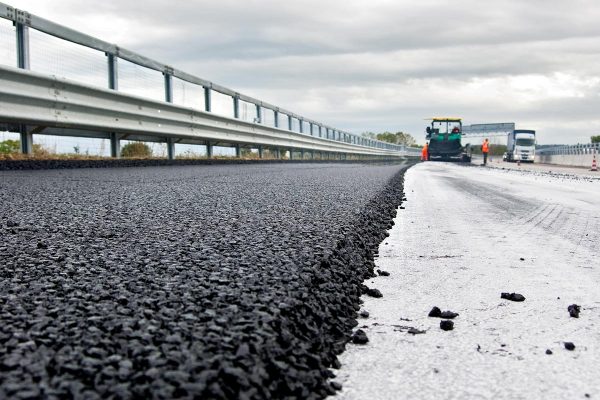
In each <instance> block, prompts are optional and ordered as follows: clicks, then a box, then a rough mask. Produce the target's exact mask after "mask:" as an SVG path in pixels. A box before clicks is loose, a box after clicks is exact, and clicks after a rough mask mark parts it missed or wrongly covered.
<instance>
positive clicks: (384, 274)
mask: <svg viewBox="0 0 600 400" xmlns="http://www.w3.org/2000/svg"><path fill="white" fill-rule="evenodd" d="M377 274H378V275H379V276H390V273H389V272H387V271H382V270H380V269H378V270H377Z"/></svg>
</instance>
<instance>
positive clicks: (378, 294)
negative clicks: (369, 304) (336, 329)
mask: <svg viewBox="0 0 600 400" xmlns="http://www.w3.org/2000/svg"><path fill="white" fill-rule="evenodd" d="M366 294H367V296H371V297H375V298H380V297H383V294H382V293H381V292H380V291H379V289H372V288H369V289H368V290H367V293H366Z"/></svg>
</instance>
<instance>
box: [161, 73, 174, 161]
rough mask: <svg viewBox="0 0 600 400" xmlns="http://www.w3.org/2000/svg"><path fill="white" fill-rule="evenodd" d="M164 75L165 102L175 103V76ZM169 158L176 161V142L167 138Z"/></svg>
mask: <svg viewBox="0 0 600 400" xmlns="http://www.w3.org/2000/svg"><path fill="white" fill-rule="evenodd" d="M163 75H164V77H165V101H166V102H167V103H173V75H171V74H169V73H168V72H164V73H163ZM167 158H168V159H169V160H173V159H175V142H174V141H173V138H167Z"/></svg>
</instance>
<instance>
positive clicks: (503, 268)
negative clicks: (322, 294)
mask: <svg viewBox="0 0 600 400" xmlns="http://www.w3.org/2000/svg"><path fill="white" fill-rule="evenodd" d="M405 191H406V198H407V200H406V203H405V204H404V205H403V209H402V210H400V212H399V213H398V215H397V217H396V219H395V225H394V227H393V228H392V229H391V231H390V236H389V237H388V238H387V239H386V240H385V241H384V242H383V243H381V245H380V251H379V258H378V259H376V265H377V267H378V268H380V269H382V270H386V271H388V272H390V274H391V275H390V276H388V277H380V278H377V279H374V280H372V281H370V282H368V283H367V284H368V285H369V286H371V287H373V288H377V289H379V290H380V291H381V292H382V294H383V297H382V298H380V299H373V298H370V297H366V296H365V297H364V308H365V310H366V311H368V312H369V313H370V316H369V318H366V319H361V320H360V321H359V322H360V324H359V325H360V326H359V327H361V328H362V330H363V331H365V332H366V334H367V337H368V338H369V343H367V344H366V345H354V346H350V347H349V348H348V350H347V351H346V352H345V353H343V354H342V355H341V356H340V361H341V363H342V368H341V369H340V370H339V371H336V372H337V373H338V378H337V380H338V382H340V383H342V384H343V389H342V391H341V392H339V394H338V395H337V396H336V397H339V398H341V399H344V400H358V399H367V398H370V399H384V400H386V399H390V400H392V399H393V400H397V399H586V398H598V397H600V368H598V366H599V365H600V333H599V332H600V330H599V328H600V290H599V285H600V260H599V258H598V257H599V253H598V251H599V250H600V180H598V179H597V178H590V177H589V176H582V175H579V174H568V173H566V172H561V173H560V174H557V173H556V172H555V171H546V172H544V171H540V170H535V171H531V170H516V169H511V170H508V169H505V170H502V169H499V168H489V167H488V168H483V167H474V166H470V167H467V166H460V165H456V164H448V163H433V162H431V163H422V164H419V165H417V166H415V167H413V168H411V169H410V170H408V172H407V173H406V176H405ZM502 292H508V293H512V292H516V293H519V294H522V295H523V296H524V297H525V301H523V302H513V301H509V300H505V299H502V298H501V293H502ZM573 304H577V305H578V306H580V310H581V312H580V314H579V317H578V318H575V317H572V316H570V313H569V311H568V308H569V306H570V305H573ZM434 306H437V307H439V308H440V309H441V310H442V311H445V310H450V311H453V312H456V313H458V314H459V316H458V317H456V318H454V319H453V322H454V330H452V331H443V330H441V329H440V321H441V320H440V318H432V317H428V314H429V312H430V310H431V309H432V308H433V307H434ZM568 343H573V344H574V349H573V348H572V347H571V346H570V345H568Z"/></svg>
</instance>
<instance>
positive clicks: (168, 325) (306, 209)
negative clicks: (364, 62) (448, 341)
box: [0, 163, 404, 399]
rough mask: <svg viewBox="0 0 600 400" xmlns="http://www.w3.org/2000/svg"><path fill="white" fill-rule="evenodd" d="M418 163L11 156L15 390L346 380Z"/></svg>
mask: <svg viewBox="0 0 600 400" xmlns="http://www.w3.org/2000/svg"><path fill="white" fill-rule="evenodd" d="M403 171H404V167H403V166H400V165H398V164H384V163H377V164H373V165H370V164H265V165H244V166H243V167H240V166H222V165H219V166H214V165H207V166H200V167H197V166H195V167H189V166H172V167H145V168H106V169H83V170H73V169H71V170H50V171H48V170H37V171H16V172H15V171H7V172H0V182H2V190H0V237H2V243H0V259H2V263H0V276H2V277H3V278H2V279H0V398H144V399H146V398H205V399H233V398H236V399H238V398H239V399H242V398H243V399H264V398H305V399H322V398H324V397H326V396H328V395H330V394H331V392H332V386H331V384H330V379H331V376H330V370H329V368H331V367H333V368H335V367H336V366H339V360H338V359H337V355H338V354H340V353H341V352H342V351H343V350H344V348H345V346H346V344H347V343H348V341H350V340H351V332H352V329H353V328H354V327H355V326H356V324H357V321H356V318H357V317H358V311H359V310H360V307H359V304H360V301H361V299H360V296H361V295H362V294H363V290H362V286H361V285H362V282H364V280H365V279H368V278H371V277H373V276H374V272H375V271H374V267H375V264H374V256H375V254H377V251H378V247H379V244H380V243H381V242H382V241H383V240H384V239H385V237H386V229H387V227H388V226H389V224H390V222H391V221H392V220H393V218H394V217H395V216H396V213H397V206H398V204H399V203H400V200H401V198H402V196H403V193H402V184H403ZM340 199H343V201H340ZM9 225H10V226H9ZM37 243H42V245H41V246H39V247H38V246H37ZM365 336H366V335H365ZM357 340H359V341H360V338H359V339H357Z"/></svg>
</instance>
